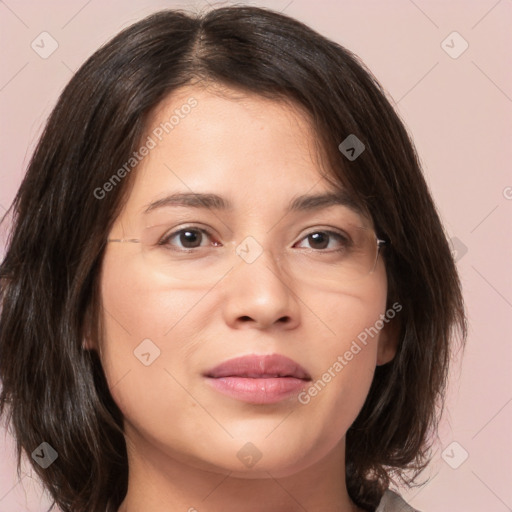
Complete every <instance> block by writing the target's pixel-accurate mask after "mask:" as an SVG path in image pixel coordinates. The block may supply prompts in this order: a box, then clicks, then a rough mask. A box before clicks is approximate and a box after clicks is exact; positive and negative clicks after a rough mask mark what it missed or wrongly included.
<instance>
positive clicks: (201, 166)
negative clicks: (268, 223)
mask: <svg viewBox="0 0 512 512" xmlns="http://www.w3.org/2000/svg"><path fill="white" fill-rule="evenodd" d="M142 144H147V145H148V146H151V149H150V150H149V152H148V154H147V156H145V157H144V158H143V159H142V160H141V162H140V163H139V164H138V166H137V168H136V172H135V176H134V180H135V182H134V187H133V188H132V191H131V195H130V197H129V199H128V207H129V208H130V209H132V210H133V209H135V210H136V212H137V213H139V214H140V213H142V212H144V211H146V210H147V209H148V207H151V205H152V204H154V203H155V202H158V201H165V198H166V197H168V196H169V195H173V194H177V193H178V194H189V195H190V194H194V193H197V194H216V195H218V196H222V197H225V198H226V199H227V201H228V202H229V204H230V206H231V210H236V209H244V208H245V209H246V210H249V211H251V212H252V213H253V214H254V213H256V212H258V211H261V212H263V209H265V208H267V209H268V208H274V207H277V206H281V207H283V208H284V207H287V208H289V206H290V204H291V201H292V200H293V198H295V197H298V196H304V195H307V194H310V195H320V194H322V193H326V192H334V189H333V186H332V185H331V184H329V182H328V181H327V180H326V179H325V176H326V175H327V170H326V169H325V168H324V167H323V165H322V161H325V160H324V159H322V155H321V154H320V153H319V144H318V140H317V135H316V133H315V130H314V128H313V125H312V123H311V121H310V119H309V117H308V115H307V114H306V113H305V111H304V110H303V109H301V108H300V107H298V106H297V105H295V104H293V103H291V102H290V101H285V100H271V99H268V98H263V97H261V96H258V95H256V94H251V93H245V92H241V91H236V90H231V89H225V88H222V89H221V88H219V87H203V86H188V87H183V88H181V89H178V90H177V91H175V92H174V93H173V94H171V95H170V96H168V97H167V98H166V99H165V100H164V101H163V102H161V104H160V105H158V107H157V108H156V109H155V110H154V112H153V113H152V115H151V116H150V118H149V121H148V123H147V126H146V133H145V135H144V137H143V140H142ZM344 199H345V203H348V201H347V199H348V195H347V194H346V193H345V194H344ZM352 206H355V203H354V204H353V205H352Z"/></svg>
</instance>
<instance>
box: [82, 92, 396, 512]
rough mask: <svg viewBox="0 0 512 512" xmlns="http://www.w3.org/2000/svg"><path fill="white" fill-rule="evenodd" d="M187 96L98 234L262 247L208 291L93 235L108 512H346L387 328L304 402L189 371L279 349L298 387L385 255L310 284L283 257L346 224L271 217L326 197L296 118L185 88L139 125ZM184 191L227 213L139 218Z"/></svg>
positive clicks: (375, 307) (376, 276) (338, 209)
mask: <svg viewBox="0 0 512 512" xmlns="http://www.w3.org/2000/svg"><path fill="white" fill-rule="evenodd" d="M190 97H194V98H195V99H196V100H197V106H196V107H194V108H193V109H192V110H191V112H190V113H189V114H188V115H187V116H185V117H184V118H183V119H180V122H179V124H178V125H176V126H175V127H174V129H173V131H172V132H171V133H169V134H167V135H165V136H164V137H163V138H162V141H159V143H158V144H157V146H156V147H155V148H154V149H152V150H151V151H150V153H149V155H148V156H146V157H145V158H144V159H143V161H142V162H141V163H140V164H139V166H138V167H137V169H136V171H133V172H134V175H133V176H132V177H131V178H132V179H133V180H134V181H133V188H131V189H130V192H129V195H128V198H127V202H126V204H125V206H124V208H123V210H122V212H121V213H120V215H119V217H118V218H117V220H116V222H115V224H114V225H113V228H112V230H111V233H110V237H111V238H120V239H124V238H135V239H139V237H141V236H142V235H143V233H145V231H144V230H145V229H146V227H147V226H150V225H155V224H156V225H158V227H157V228H154V227H153V228H152V230H151V233H152V234H153V235H158V236H163V235H164V234H165V233H167V232H170V231H176V229H178V228H179V227H181V226H183V225H185V224H186V225H188V224H191V223H194V224H200V227H205V228H208V229H209V230H210V232H213V233H214V236H213V238H214V239H216V240H217V242H219V241H220V242H222V244H223V246H224V247H232V248H234V247H236V246H237V245H238V244H239V243H240V242H241V241H242V240H244V239H245V237H247V236H252V237H253V238H254V239H255V240H257V242H258V243H259V244H260V246H261V247H262V248H263V252H262V253H261V255H260V256H259V257H258V258H257V259H256V260H255V261H253V262H252V263H250V264H248V263H246V262H245V261H243V260H242V259H240V258H238V257H237V256H234V257H231V260H230V263H232V264H231V265H228V267H229V268H230V267H232V269H231V271H230V272H228V273H227V274H225V275H224V277H222V278H221V279H220V280H217V279H216V280H214V281H213V285H212V282H211V279H205V281H204V282H201V280H199V282H197V281H193V282H190V281H187V280H183V279H181V280H180V279H178V278H177V277H179V276H171V277H170V276H169V275H168V274H166V273H165V272H162V271H161V268H160V267H158V266H157V265H155V263H154V262H155V261H157V259H152V258H153V256H154V257H155V258H158V257H159V256H158V254H159V253H151V254H152V255H153V256H151V255H148V254H149V253H144V252H143V251H142V250H141V244H138V243H109V244H107V249H106V253H105V258H104V261H103V266H102V275H101V299H102V305H103V308H104V315H103V319H102V323H103V329H102V330H103V336H102V341H101V343H100V344H99V346H98V345H96V344H95V343H94V342H93V341H91V340H89V346H90V348H93V349H97V350H98V351H99V353H100V357H101V360H102V364H103V367H104V370H105V374H106V377H107V380H108V383H109V386H110V389H111V393H112V396H113V397H114V400H115V401H116V403H117V404H118V406H119V408H120V409H121V411H122V412H123V415H124V418H125V435H126V442H127V448H128V459H129V484H128V493H127V496H126V498H125V500H124V502H123V504H122V506H121V508H120V509H119V511H120V512H135V511H137V510H145V511H149V512H160V511H162V512H163V511H169V510H175V511H184V512H185V511H189V512H193V511H194V510H197V511H198V512H217V511H218V512H220V511H223V512H226V511H237V512H240V511H242V512H256V511H260V510H262V505H263V504H264V509H265V510H266V511H267V512H294V511H297V510H304V509H306V510H308V511H309V512H319V511H324V512H325V511H326V510H327V511H337V512H338V511H339V512H348V511H355V510H359V509H358V508H356V506H355V505H354V504H353V503H352V502H351V500H350V498H349V496H348V494H347V490H346V487H345V484H344V482H345V464H344V458H345V457H344V454H345V433H346V431H347V429H348V428H349V427H350V425H351V424H352V423H353V421H354V420H355V418H356V417H357V414H358V413H359V411H360V409H361V407H362V405H363V403H364V401H365V398H366V396H367V394H368V390H369V387H370V384H371V381H372V378H373V374H374V371H375V367H376V365H378V364H384V363H386V362H388V361H389V360H391V359H392V357H393V356H394V353H395V347H396V336H394V335H393V331H392V327H390V326H392V325H393V322H391V323H390V324H386V326H385V327H384V328H383V329H382V330H381V331H380V333H379V335H378V336H376V337H375V338H373V339H372V340H371V341H370V342H369V343H368V344H367V345H366V346H365V347H364V348H363V349H362V350H361V351H360V352H359V353H358V354H357V355H356V356H354V358H353V359H352V361H350V362H349V363H348V364H347V365H346V366H345V367H344V368H343V370H342V371H341V372H339V374H337V375H336V377H335V378H333V379H332V381H331V382H330V383H329V384H328V385H327V386H326V387H325V388H324V389H323V390H322V391H321V392H320V393H319V394H318V395H317V396H316V397H314V398H312V399H311V401H310V403H308V404H307V405H303V404H301V403H299V402H298V400H297V397H296V396H292V397H290V398H287V399H285V400H283V401H281V402H279V403H277V404H272V405H261V404H256V405H254V404H247V403H244V402H241V401H239V400H236V399H234V398H231V397H228V396H225V395H223V394H220V393H219V392H218V391H216V390H215V389H213V388H211V387H210V386H208V385H207V384H206V383H205V379H204V377H203V376H202V374H203V372H205V371H206V370H208V369H210V368H212V367H213V366H215V365H217V364H219V363H221V362H223V361H225V360H227V359H231V358H233V357H238V356H242V355H248V354H282V355H285V356H287V357H290V358H291V359H293V360H295V361H297V362H298V363H299V364H300V365H302V366H303V367H304V368H305V369H306V370H307V371H308V372H309V373H310V375H311V376H312V378H313V381H316V380H317V379H319V378H321V376H322V374H324V373H325V372H326V371H327V369H328V368H329V367H332V365H333V363H334V362H335V361H336V359H337V357H338V356H339V355H341V354H344V353H345V351H346V350H348V349H349V348H350V345H351V343H352V341H353V340H354V339H356V337H357V335H358V334H359V333H361V332H362V331H363V330H364V329H365V328H366V327H369V326H372V325H374V324H375V322H376V320H377V319H379V317H380V315H381V314H384V313H385V311H386V295H387V280H386V272H385V265H384V262H383V260H382V258H381V257H379V259H378V261H377V266H376V268H375V270H374V272H373V273H371V274H369V275H368V276H366V277H365V278H364V279H362V280H360V281H358V282H357V283H356V284H354V283H340V284H339V285H332V283H331V284H330V285H327V284H326V282H324V281H320V282H319V284H318V285H315V280H314V279H312V278H308V277H304V276H305V275H306V274H308V273H307V272H306V273H303V272H299V271H297V269H296V268H295V267H294V265H299V263H298V262H299V260H298V259H295V257H294V256H293V254H297V253H296V252H295V251H300V250H301V248H303V247H309V246H308V244H307V241H304V240H305V237H306V235H307V234H308V233H310V232H311V231H312V229H311V228H316V227H323V228H325V227H333V228H336V227H337V226H338V225H339V222H338V218H339V217H341V216H347V215H352V218H358V217H354V216H355V215H356V214H355V213H354V212H350V211H349V210H347V208H346V207H345V206H341V205H337V206H331V207H329V208H327V209H321V210H318V211H313V212H305V213H304V212H302V213H300V212H299V213H294V212H288V213H286V211H285V207H286V205H287V204H288V202H289V201H290V199H292V198H294V197H296V196H298V195H302V194H312V193H320V192H325V191H328V190H330V185H329V183H328V182H327V181H326V180H325V178H324V177H323V176H324V174H325V172H324V171H323V170H322V169H321V168H320V164H319V161H318V158H316V157H317V156H318V155H316V153H315V149H314V148H315V146H314V133H313V131H312V129H311V127H310V125H309V122H308V120H307V117H306V116H305V115H304V113H302V112H301V111H300V110H299V109H297V108H294V107H293V106H291V105H288V104H286V103H284V102H278V101H271V100H268V99H263V98H261V97H258V96H256V95H251V94H242V93H240V92H236V91H233V90H223V91H221V90H220V88H215V89H214V88H212V86H210V87H208V88H205V87H202V88H199V87H198V86H188V87H186V88H182V89H180V90H178V91H175V92H174V93H173V94H172V95H171V96H169V97H168V98H166V100H165V101H164V102H163V103H162V104H161V105H160V106H159V108H158V109H157V110H156V111H155V113H154V115H153V117H152V119H151V120H150V122H149V123H148V128H149V129H148V134H150V133H151V129H153V128H154V127H155V126H158V125H159V124H160V123H161V122H164V121H166V120H168V119H169V118H170V117H171V115H172V114H173V111H174V109H176V108H179V107H180V106H181V105H183V104H184V103H186V101H187V100H188V99H189V98H190ZM190 191H194V192H212V193H216V194H219V195H222V196H223V197H225V198H226V199H229V200H231V201H232V203H233V210H232V211H231V212H223V211H214V210H211V209H198V208H191V207H182V206H178V207H167V208H163V209H161V210H154V211H153V212H151V213H150V214H149V215H144V214H143V213H142V211H143V210H144V208H145V207H146V206H147V205H148V204H149V203H151V202H152V201H154V200H156V199H160V198H162V197H164V196H166V195H168V194H170V193H173V192H190ZM104 200H108V197H107V198H105V199H104ZM360 220H361V222H366V223H367V222H368V219H366V220H364V219H362V217H361V218H360ZM174 240H175V243H176V244H178V247H179V240H178V241H176V238H175V239H174ZM301 240H302V241H301ZM210 242H211V241H210V240H208V239H207V240H206V241H204V242H202V243H204V247H201V248H200V249H199V252H197V253H196V254H198V256H194V258H198V260H196V261H199V262H201V258H205V255H206V254H210V253H208V251H216V250H219V248H218V246H217V247H212V246H211V243H210ZM298 245H300V246H301V247H300V248H299V247H297V246H298ZM160 250H164V249H160ZM201 251H205V252H201ZM158 261H161V260H158ZM194 264H195V263H194ZM200 264H201V263H198V265H200ZM316 265H321V263H318V261H317V263H316ZM315 268H319V267H315ZM294 269H295V270H294ZM308 275H309V274H308ZM301 276H302V278H301ZM147 338H149V339H151V340H152V342H153V343H154V344H155V345H156V346H157V347H158V349H159V350H160V355H159V357H157V358H156V359H154V361H153V362H152V363H151V364H150V365H148V366H145V365H144V364H142V363H141V362H140V361H139V359H137V358H136V357H134V350H135V349H136V348H137V346H138V345H139V344H140V343H141V341H142V340H144V339H147ZM151 350H153V349H151ZM151 357H153V356H151ZM248 442H250V443H252V444H253V445H254V446H255V447H256V448H257V450H258V451H259V453H260V454H261V459H260V460H259V461H258V462H257V463H256V464H255V465H253V466H252V467H247V466H246V465H244V464H243V463H242V462H241V460H240V459H239V458H238V457H237V453H238V451H239V450H240V449H241V448H242V447H243V446H244V445H246V443H248ZM246 449H247V448H246ZM302 507H303V508H302Z"/></svg>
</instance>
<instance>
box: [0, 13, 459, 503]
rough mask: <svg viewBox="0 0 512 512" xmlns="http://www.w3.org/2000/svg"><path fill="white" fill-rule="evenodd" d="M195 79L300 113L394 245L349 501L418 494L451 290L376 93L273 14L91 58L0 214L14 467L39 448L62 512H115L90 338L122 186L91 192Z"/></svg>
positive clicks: (123, 38)
mask: <svg viewBox="0 0 512 512" xmlns="http://www.w3.org/2000/svg"><path fill="white" fill-rule="evenodd" d="M199 80H208V81H210V82H212V83H218V84H222V85H225V86H228V87H233V88H237V89H239V90H243V91H246V92H251V93H256V94H259V95H264V96H266V97H269V98H273V99H276V100H283V99H285V100H291V101H293V102H295V103H296V104H297V105H300V106H301V107H303V108H304V110H305V111H306V112H307V113H309V114H310V118H311V120H312V121H313V123H314V127H315V129H316V132H317V134H318V141H319V145H320V146H321V147H322V148H323V150H325V154H326V155H327V157H328V160H329V166H330V168H331V172H330V174H331V175H332V176H331V178H332V179H333V180H334V181H335V182H336V183H337V184H338V186H339V185H343V187H345V188H346V189H348V190H349V192H350V193H351V194H352V195H353V197H354V198H355V200H356V201H357V202H358V203H359V204H360V205H361V206H362V207H363V208H364V209H365V210H366V211H368V212H369V214H370V215H371V218H372V219H373V222H374V225H375V227H376V231H377V233H378V235H379V237H381V238H385V239H386V240H388V241H389V244H388V246H387V247H386V252H385V262H386V270H387V274H388V281H389V297H388V301H389V304H391V303H393V301H395V300H398V301H399V302H400V304H401V305H402V312H401V314H400V317H401V320H400V322H401V333H400V339H399V344H398V348H397V353H396V356H395V358H394V359H393V361H391V362H390V363H388V364H386V365H383V366H379V367H377V370H376V374H375V377H374V381H373V383H372V386H371V390H370V392H369V395H368V397H367V400H366V403H365V405H364V406H363V409H362V410H361V412H360V414H359V415H358V417H357V419H356V420H355V422H354V423H353V425H352V426H351V428H350V429H349V431H348V432H347V451H346V468H347V487H348V492H349V494H350V496H351V498H352V499H353V500H354V501H355V502H356V503H357V504H358V505H359V506H360V507H362V508H365V509H366V510H374V508H375V507H376V505H377V504H378V502H379V500H380V498H381V496H382V494H383V492H384V490H385V489H386V488H387V486H388V485H389V483H390V477H391V476H392V475H393V474H394V475H397V476H399V477H402V478H403V479H404V480H405V481H406V482H412V481H413V476H414V475H415V474H417V473H418V471H419V470H421V469H422V468H423V467H424V466H425V465H426V463H427V462H428V456H429V442H430V434H431V433H433V432H435V430H436V426H437V422H438V420H439V414H440V410H441V408H442V403H443V396H444V389H445V384H446V378H447V370H448V363H449V358H450V350H451V343H452V340H453V339H454V334H455V332H456V331H458V332H459V333H460V334H461V335H462V336H461V339H462V340H464V339H465V333H466V322H465V315H464V308H463V300H462V294H461V287H460V283H459V279H458V276H457V271H456V267H455V264H454V261H453V258H452V255H451V252H450V247H449V245H448V242H447V240H446V236H445V234H444V232H443V228H442V225H441V222H440V220H439V217H438V214H437V213H436V209H435V206H434V204H433V201H432V199H431V196H430V194H429V191H428V188H427V186H426V184H425V180H424V178H423V176H422V172H421V169H420V165H419V162H418V158H417V155H416V153H415V149H414V146H413V144H412V142H411V140H410V139H409V137H408V135H407V132H406V130H405V128H404V126H403V124H402V122H401V121H400V119H399V118H398V116H397V114H396V113H395V112H394V110H393V108H392V107H391V105H390V103H389V102H388V101H387V99H386V97H385V93H384V91H383V90H382V88H381V86H380V85H379V84H378V83H377V81H376V79H375V78H374V77H373V76H372V75H371V73H370V72H369V71H368V70H367V69H366V68H365V66H364V64H363V63H362V62H360V61H359V60H358V58H357V57H356V56H355V55H353V54H352V53H351V52H350V51H348V50H347V49H345V48H343V47H342V46H340V45H338V44H336V43H334V42H332V41H330V40H328V39H326V38H324V37H323V36H321V35H319V34H317V33H316V32H314V31H313V30H311V29H310V28H308V27H307V26H306V25H304V24H302V23H300V22H298V21H296V20H293V19H291V18H289V17H287V16H284V15H282V14H279V13H276V12H273V11H270V10H266V9H261V8H254V7H226V8H219V9H214V10H211V11H210V12H207V13H206V14H203V15H197V16H196V15H191V14H188V13H185V12H182V11H162V12H158V13H156V14H153V15H151V16H149V17H147V18H146V19H143V20H142V21H140V22H138V23H135V24H134V25H132V26H131V27H129V28H127V29H125V30H123V31H122V32H121V33H120V34H118V35H117V36H116V37H115V38H114V39H112V40H111V41H110V42H109V43H108V44H106V45H105V46H104V47H102V48H101V49H99V50H98V51H97V52H96V53H95V54H94V55H92V57H90V58H89V59H88V60H87V62H86V63H85V64H84V65H83V66H82V67H81V68H80V69H79V70H78V72H77V73H76V74H75V76H74V77H73V79H72V80H71V81H70V83H69V84H68V85H67V87H66V88H65V90H64V92H63V93H62V95H61V97H60V98H59V101H58V103H57V105H56V107H55V109H54V110H53V112H52V114H51V116H50V118H49V120H48V123H47V125H46V128H45V131H44V133H43V135H42V137H41V139H40V141H39V144H38V146H37V148H36V150H35V153H34V155H33V157H32V159H31V162H30V164H29V167H28V171H27V173H26V176H25V178H24V180H23V183H22V184H21V187H20V189H19V191H18V193H17V195H16V197H15V199H14V202H13V204H12V206H11V209H10V210H12V213H13V226H12V230H11V232H10V237H9V240H8V245H7V252H6V255H5V259H4V261H3V262H2V264H1V267H0V279H1V280H0V283H1V286H0V304H1V316H0V378H1V380H2V385H3V388H2V392H1V396H0V412H2V413H4V414H6V413H7V414H8V419H9V420H10V422H11V425H12V428H13V430H14V433H15V436H16V439H17V446H18V455H20V454H21V453H22V451H25V452H27V453H28V454H30V453H31V452H32V451H33V450H34V449H35V448H36V447H37V446H39V445H40V443H41V442H43V441H45V442H48V443H49V444H50V445H51V446H53V447H54V448H55V449H56V450H57V452H58V455H59V456H58V459H57V460H56V461H55V462H54V463H53V464H51V465H50V466H49V467H48V468H46V469H42V468H41V467H39V465H37V464H34V468H35V470H36V471H37V473H38V475H39V476H40V478H41V479H42V481H43V482H44V484H45V486H46V487H47V488H48V490H49V491H50V493H51V495H52V497H53V498H54V500H55V502H56V504H57V505H58V506H59V507H61V508H62V510H64V511H65V512H71V511H73V512H82V511H84V512H85V511H87V512H90V511H99V510H109V511H116V510H117V508H118V507H119V505H120V503H121V502H122V500H123V497H124V495H125V493H126V489H127V475H128V468H127V455H126V446H125V440H124V436H123V431H122V415H121V412H120V411H119V409H118V408H117V406H116V405H115V403H114V402H113V400H112V397H111V395H110V393H109V389H108V386H107V384H106V380H105V377H104V374H103V371H102V369H101V365H100V362H99V359H98V357H97V354H96V353H95V352H94V351H88V350H84V349H83V348H82V340H83V339H84V337H85V336H86V333H87V329H88V328H89V327H90V326H91V325H92V326H95V325H96V326H97V325H98V323H99V320H100V318H101V307H100V304H101V302H100V297H99V294H98V278H99V272H100V269H101V263H102V255H103V251H104V248H105V241H106V239H107V234H108V232H109V231H110V228H111V226H112V223H113V221H114V220H115V218H116V216H117V215H118V213H119V211H120V207H121V206H122V202H123V201H124V200H125V199H126V195H127V193H128V192H129V183H131V181H132V180H130V178H129V177H127V178H125V179H124V180H122V181H121V182H120V183H119V184H118V185H117V186H116V187H114V188H113V190H112V191H110V192H109V195H108V198H106V199H102V200H100V199H98V198H97V197H96V196H95V193H94V191H95V190H97V189H98V187H101V186H102V185H103V184H104V183H105V182H107V181H108V180H109V178H111V176H112V175H113V173H115V172H116V170H118V169H119V168H121V167H122V166H123V164H124V163H125V162H126V161H127V159H128V158H129V157H130V155H131V154H132V152H133V151H135V150H136V149H137V146H138V144H139V143H140V140H141V137H142V136H143V134H144V132H145V129H146V128H147V126H146V125H147V121H148V119H149V116H150V115H151V112H153V111H154V109H155V108H156V106H157V105H158V104H159V103H160V102H161V101H162V100H163V99H164V98H165V97H166V96H167V95H168V94H169V93H171V92H172V91H174V90H176V89H177V88H179V87H182V86H184V85H187V84H190V83H194V82H197V81H199ZM350 134H354V135H356V136H357V138H358V139H360V140H361V141H362V142H363V143H364V145H365V150H364V152H363V153H362V154H361V155H360V156H359V157H358V158H357V159H355V160H353V161H350V160H348V159H347V158H345V156H344V155H342V153H341V152H340V151H339V150H338V145H339V144H340V142H341V141H343V140H344V139H345V138H346V137H347V136H348V135H350ZM134 172H136V171H134ZM132 174H133V173H132ZM4 221H5V218H4ZM84 312H87V314H86V313H84ZM88 326H89V327H88ZM31 462H32V461H31ZM405 470H412V473H413V476H410V477H406V476H405V475H406V471H405ZM408 472H409V471H407V473H408Z"/></svg>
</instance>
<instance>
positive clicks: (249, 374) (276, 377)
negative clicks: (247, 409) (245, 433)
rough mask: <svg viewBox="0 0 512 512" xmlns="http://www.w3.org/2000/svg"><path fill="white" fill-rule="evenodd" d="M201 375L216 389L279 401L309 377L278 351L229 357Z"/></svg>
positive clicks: (257, 399)
mask: <svg viewBox="0 0 512 512" xmlns="http://www.w3.org/2000/svg"><path fill="white" fill-rule="evenodd" d="M203 376H204V377H205V378H206V381H207V382H208V384H209V385H211V386H212V387H213V388H214V389H215V390H216V391H218V392H220V393H222V394H224V395H227V396H230V397H231V398H235V399H236V400H239V401H242V402H246V403H250V404H272V403H277V402H281V401H283V400H285V399H287V398H290V397H291V396H292V395H294V394H296V393H298V392H299V391H300V390H301V389H303V388H304V387H305V386H307V383H308V382H310V381H311V376H310V375H309V373H308V372H307V371H306V370H305V369H304V368H303V367H302V366H300V364H298V363H297V362H295V361H293V360H292V359H290V358H288V357H285V356H282V355H279V354H272V355H250V356H243V357H238V358H235V359H230V360H228V361H225V362H223V363H221V364H220V365H218V366H216V367H214V368H212V369H211V370H208V371H207V372H206V373H204V374H203Z"/></svg>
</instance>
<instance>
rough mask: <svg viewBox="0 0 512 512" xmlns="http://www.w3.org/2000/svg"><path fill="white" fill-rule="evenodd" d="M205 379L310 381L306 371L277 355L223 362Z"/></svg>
mask: <svg viewBox="0 0 512 512" xmlns="http://www.w3.org/2000/svg"><path fill="white" fill-rule="evenodd" d="M206 376H207V377H210V378H213V379H219V378H222V377H245V378H249V379H266V378H279V377H295V378H296V379H303V380H311V377H310V375H309V374H308V373H307V372H306V370H305V369H304V368H303V367H302V366H300V364H299V363H296V362H295V361H293V360H292V359H290V358H288V357H285V356H281V355H279V354H272V355H263V356H258V355H251V356H243V357H237V358H235V359H230V360H229V361H225V362H224V363H221V364H220V365H218V366H216V367H215V368H213V369H211V370H209V371H208V372H207V373H206Z"/></svg>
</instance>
